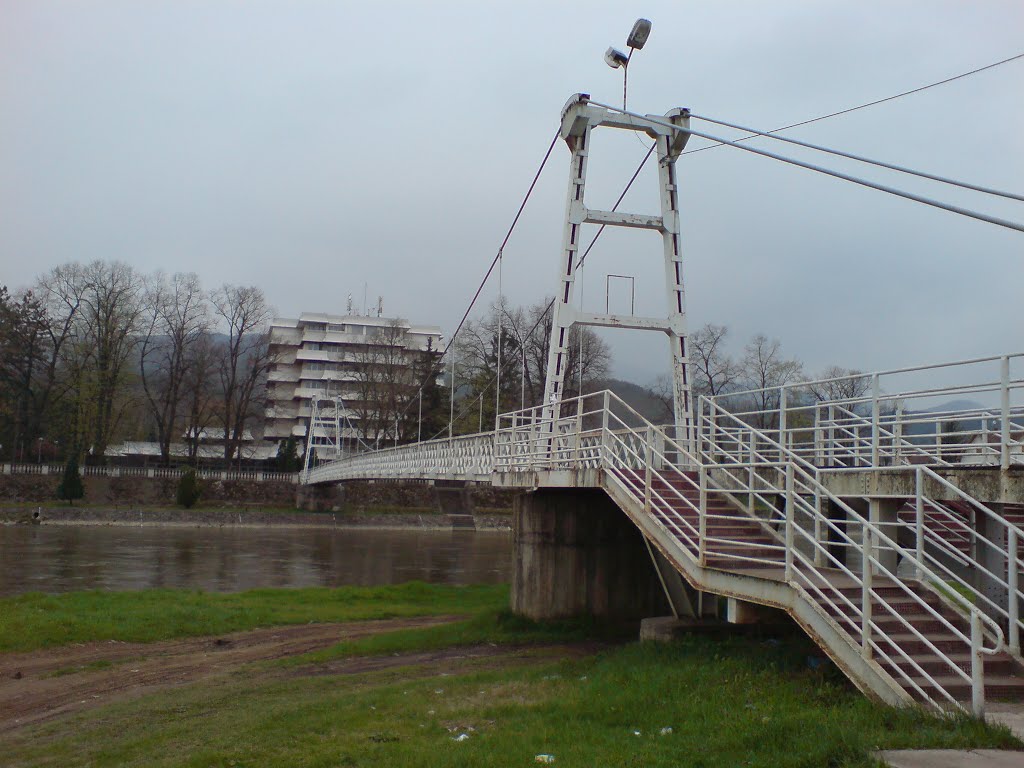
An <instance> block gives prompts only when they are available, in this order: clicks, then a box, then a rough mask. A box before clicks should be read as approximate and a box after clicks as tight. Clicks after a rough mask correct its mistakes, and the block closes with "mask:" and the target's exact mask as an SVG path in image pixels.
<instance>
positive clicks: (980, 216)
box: [590, 101, 1024, 232]
mask: <svg viewBox="0 0 1024 768" xmlns="http://www.w3.org/2000/svg"><path fill="white" fill-rule="evenodd" d="M590 103H591V104H592V105H594V106H595V107H603V108H604V109H609V110H611V111H613V112H618V113H620V114H623V115H628V116H629V117H635V118H639V119H641V120H647V121H648V122H651V123H654V124H655V125H661V126H663V127H665V128H668V129H670V130H673V131H676V132H678V133H687V134H689V135H691V136H699V137H700V138H702V139H710V140H711V141H717V142H719V143H721V144H725V145H727V146H730V147H736V149H742V150H743V151H744V152H751V153H753V154H755V155H761V156H763V157H770V158H771V159H773V160H779V161H781V162H783V163H789V164H790V165H795V166H798V167H800V168H806V169H807V170H809V171H814V172H816V173H822V174H824V175H826V176H832V177H834V178H837V179H842V180H843V181H849V182H851V183H853V184H859V185H860V186H862V187H868V188H869V189H876V190H878V191H879V192H886V193H888V194H890V195H895V196H896V197H902V198H905V199H907V200H913V201H914V202H917V203H922V204H924V205H930V206H932V207H933V208H941V209H942V210H944V211H949V212H950V213H956V214H959V215H961V216H967V217H968V218H972V219H977V220H978V221H984V222H987V223H989V224H995V225H996V226H999V227H1006V228H1007V229H1014V230H1017V231H1018V232H1024V224H1019V223H1017V222H1015V221H1009V220H1008V219H1001V218H999V217H998V216H989V215H988V214H985V213H979V212H978V211H972V210H970V209H968V208H962V207H961V206H959V205H950V204H949V203H943V202H941V201H939V200H934V199H932V198H930V197H924V196H923V195H915V194H914V193H913V192H906V191H905V190H901V189H896V188H895V187H890V186H887V185H885V184H878V183H876V182H873V181H868V180H867V179H862V178H860V177H858V176H851V175H850V174H848V173H841V172H840V171H833V170H831V169H829V168H825V167H823V166H820V165H814V164H813V163H805V162H803V161H802V160H797V159H796V158H792V157H786V156H785V155H779V154H776V153H775V152H769V151H768V150H765V149H756V148H754V147H749V146H746V145H745V144H740V143H738V142H735V141H730V140H729V139H723V138H722V137H721V136H714V135H712V134H709V133H704V132H703V131H695V130H693V129H692V128H683V127H682V126H679V125H675V124H673V123H670V122H668V121H666V120H658V119H656V118H652V117H647V116H645V115H640V114H637V113H636V112H629V111H626V110H624V109H622V108H620V107H613V106H611V105H608V104H602V103H600V102H597V101H592V102H590Z"/></svg>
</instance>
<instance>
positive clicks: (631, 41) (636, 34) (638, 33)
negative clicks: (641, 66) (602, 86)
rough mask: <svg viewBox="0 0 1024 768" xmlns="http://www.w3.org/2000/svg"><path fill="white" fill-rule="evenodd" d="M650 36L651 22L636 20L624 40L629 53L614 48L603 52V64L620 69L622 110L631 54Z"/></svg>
mask: <svg viewBox="0 0 1024 768" xmlns="http://www.w3.org/2000/svg"><path fill="white" fill-rule="evenodd" d="M650 36H651V22H650V20H649V19H637V20H636V22H635V23H634V24H633V29H631V30H630V32H629V37H627V38H626V47H627V48H629V53H623V52H622V51H620V50H618V49H616V48H609V49H608V50H607V51H605V52H604V62H605V64H607V65H608V66H609V67H611V68H612V69H618V68H619V67H622V108H623V109H625V108H626V83H627V82H628V80H629V61H630V59H632V58H633V52H634V51H639V50H641V49H642V48H643V47H644V46H645V45H646V44H647V38H649V37H650Z"/></svg>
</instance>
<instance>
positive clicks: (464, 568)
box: [0, 525, 512, 595]
mask: <svg viewBox="0 0 1024 768" xmlns="http://www.w3.org/2000/svg"><path fill="white" fill-rule="evenodd" d="M511 572H512V537H511V534H510V533H509V532H508V531H447V530H445V531H430V530H419V529H409V530H405V529H400V530H371V529H366V528H337V529H314V528H271V527H267V528H230V527H225V528H220V527H204V528H178V527H158V526H146V527H131V526H102V525H73V526H72V525H41V526H24V525H19V526H0V595H15V594H20V593H23V592H33V591H38V592H66V591H69V590H76V589H111V590H123V589H149V588H154V587H184V588H191V589H202V590H206V591H212V592H234V591H238V590H243V589H254V588H257V587H311V586H340V585H378V584H394V583H399V582H403V581H410V580H412V579H418V580H421V581H428V582H434V583H439V584H483V583H497V582H506V581H509V580H510V578H511Z"/></svg>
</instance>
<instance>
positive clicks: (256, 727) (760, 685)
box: [0, 585, 1020, 768]
mask: <svg viewBox="0 0 1024 768" xmlns="http://www.w3.org/2000/svg"><path fill="white" fill-rule="evenodd" d="M433 590H434V588H432V587H430V588H428V587H426V586H425V585H411V586H406V587H399V588H389V590H344V591H343V590H301V591H297V592H287V591H281V592H273V591H260V592H251V593H246V594H245V595H241V596H223V595H222V596H217V595H205V596H204V595H197V594H195V593H184V594H183V595H181V596H182V597H183V598H185V599H187V600H188V601H190V602H191V603H192V604H193V606H199V605H201V604H203V603H204V602H206V604H207V605H206V606H205V608H204V610H207V611H208V612H210V613H216V611H217V609H218V607H219V605H220V603H219V602H218V601H219V600H220V599H222V598H228V597H237V598H238V599H240V600H242V602H243V603H244V604H247V605H249V606H250V610H251V611H256V612H257V613H262V615H265V616H278V617H287V618H289V619H290V618H294V617H295V616H297V615H299V614H301V613H302V612H303V611H313V610H314V605H315V604H317V603H325V604H327V605H328V606H332V607H325V608H324V614H326V613H329V612H330V611H334V612H335V613H334V615H333V616H332V617H331V619H330V620H337V619H338V618H339V616H342V615H346V612H347V611H350V612H351V614H352V616H353V617H356V616H358V617H360V618H363V617H366V615H367V613H368V612H369V611H370V610H371V608H370V606H371V605H373V606H375V608H373V609H372V610H375V611H377V612H378V613H375V614H373V615H374V616H384V615H392V616H393V615H411V613H412V612H414V611H416V610H420V611H421V612H422V613H425V614H426V613H462V614H469V615H470V616H469V618H467V619H466V620H465V621H462V622H458V623H456V624H453V625H445V626H437V627H430V628H426V629H417V630H406V631H403V632H395V633H390V634H382V635H377V636H374V637H366V638H361V639H359V640H354V641H351V642H348V643H343V644H339V645H337V646H335V647H333V648H329V649H327V650H323V651H318V652H315V653H312V654H305V655H303V656H298V657H295V658H291V659H287V660H284V661H280V660H278V661H273V662H260V663H256V664H251V665H249V666H247V667H246V668H245V669H244V670H239V671H236V672H234V673H233V674H231V675H230V676H228V677H226V678H223V679H218V680H217V681H216V682H215V683H210V682H204V683H196V684H190V685H186V686H182V687H178V688H173V689H169V690H164V691H162V692H159V693H155V694H151V695H148V696H146V697H144V698H141V699H135V700H132V701H123V702H114V703H111V704H108V705H106V706H103V707H100V708H98V709H94V710H91V711H88V712H83V713H81V714H78V715H73V716H69V717H66V718H64V719H62V720H59V721H56V722H54V723H50V724H47V725H43V726H35V727H32V728H28V729H23V730H19V731H16V732H14V733H13V734H8V735H7V736H4V737H0V738H3V740H4V751H3V753H2V754H3V758H2V761H3V764H4V765H10V766H61V767H62V768H64V767H65V766H87V765H88V766H181V767H194V768H199V767H200V766H202V767H204V768H205V767H207V766H223V767H225V768H226V767H227V766H235V767H236V768H237V767H241V766H249V767H254V766H260V767H264V766H266V767H274V766H282V767H284V766H289V767H291V766H302V767H307V766H308V767H323V768H327V767H328V766H330V767H332V768H333V767H337V766H367V767H373V768H382V767H385V766H387V767H390V766H411V767H413V768H433V767H435V766H467V767H468V766H494V767H495V768H497V767H499V766H501V767H504V766H528V765H536V764H537V763H536V762H535V758H536V756H537V755H542V754H548V755H553V756H554V758H555V764H556V765H557V766H580V767H581V768H582V767H584V766H586V767H588V768H589V767H591V766H623V767H625V766H693V767H698V766H699V767H701V768H717V767H718V766H722V767H724V766H729V767H730V768H731V767H732V766H754V767H758V766H763V767H764V768H768V767H769V766H770V767H771V768H812V767H813V768H826V767H829V768H839V767H841V766H847V767H855V766H860V767H863V766H871V765H874V764H875V763H874V762H873V761H872V759H871V758H870V752H871V751H872V750H875V749H878V748H904V747H947V748H951V747H1009V748H1014V747H1019V746H1020V745H1019V744H1018V743H1017V742H1015V740H1014V739H1013V738H1012V737H1011V736H1010V735H1009V733H1008V731H1006V730H1005V729H1002V728H992V727H988V726H986V725H984V724H982V723H979V722H977V721H974V720H971V719H968V718H946V719H940V718H938V717H934V716H931V715H928V714H925V713H922V712H920V711H918V710H897V709H892V708H889V707H884V706H880V705H877V704H875V703H872V702H870V701H868V700H867V699H865V698H864V697H863V696H861V695H860V694H859V693H857V692H856V691H854V690H852V689H851V688H850V686H849V685H848V684H847V683H846V682H845V680H844V679H843V678H842V677H841V676H839V675H838V673H836V672H835V671H834V670H832V669H830V668H829V667H828V666H827V665H824V666H817V667H816V668H813V669H812V665H808V663H807V659H808V656H812V655H814V656H817V655H820V653H819V652H818V651H816V649H815V648H814V647H813V645H811V644H810V643H809V641H807V640H806V639H804V638H802V637H801V636H785V635H783V636H779V637H762V638H755V637H742V638H741V637H728V638H725V639H713V638H709V637H691V638H688V639H685V640H682V641H680V642H677V643H675V644H672V645H667V646H666V645H654V644H646V643H645V644H639V643H635V642H632V643H612V644H603V645H600V646H596V647H594V646H592V645H588V646H586V647H584V648H581V647H580V646H579V645H578V643H577V641H578V640H579V638H580V637H582V636H584V635H586V634H589V633H590V632H591V631H592V630H593V628H591V627H586V626H583V625H580V624H578V623H566V624H562V625H537V624H533V623H531V622H527V621H524V620H521V619H516V618H514V617H510V616H509V615H508V614H507V613H505V612H504V611H503V610H502V606H503V604H504V601H505V600H506V599H507V595H506V594H505V593H504V590H501V589H494V588H470V589H465V590H458V589H456V588H448V589H445V588H439V589H438V591H437V592H434V594H433V596H434V597H435V598H437V600H438V602H439V603H440V605H437V606H435V605H433V604H432V603H431V601H430V600H427V599H425V596H426V595H428V594H430V593H431V592H433ZM310 593H318V594H316V595H315V597H314V595H313V594H310ZM334 593H336V594H334ZM360 593H363V594H362V595H360ZM173 594H174V593H157V598H156V599H157V601H158V602H163V603H164V604H165V605H166V603H167V598H168V597H169V596H172V595H173ZM389 596H390V597H393V598H394V599H395V600H396V601H397V604H393V605H390V606H388V605H386V604H385V602H386V601H387V600H388V599H389ZM116 597H117V598H118V600H119V602H118V603H117V604H118V606H119V608H120V609H121V610H124V611H131V610H133V606H132V602H133V600H134V601H135V602H137V603H138V604H139V606H141V607H142V608H145V606H147V605H149V604H150V603H149V600H148V598H149V594H148V593H136V594H135V595H121V596H116ZM335 597H337V599H334V598H335ZM360 597H361V600H360ZM291 598H295V599H296V601H297V607H295V608H294V613H289V612H287V611H286V609H285V606H286V605H287V604H288V603H289V602H290V600H291ZM421 598H422V599H421ZM463 598H464V600H465V602H461V603H460V602H459V601H460V599H463ZM67 599H68V601H69V602H68V607H70V606H71V605H79V603H78V601H79V600H83V601H84V603H81V604H80V605H84V606H85V607H86V610H95V608H96V606H97V605H98V604H97V603H96V600H97V596H96V595H94V594H87V595H73V596H67ZM32 600H36V601H37V600H39V598H32ZM4 602H5V604H4V605H2V606H0V611H3V613H6V610H4V609H6V608H7V607H8V606H9V605H10V603H11V601H4ZM360 602H361V603H362V607H359V603H360ZM259 603H263V604H264V605H263V606H262V608H258V609H257V607H256V604H259ZM303 603H305V605H304V606H303V605H302V604H303ZM345 603H351V605H350V606H347V607H346V606H345V605H343V604H345ZM417 605H418V606H419V607H418V608H417ZM90 606H91V608H90ZM310 615H311V614H310ZM84 626H85V625H83V627H84ZM173 626H174V625H172V624H170V623H165V624H164V626H163V632H164V634H165V635H166V633H167V632H169V631H172V629H173ZM79 634H80V636H81V637H85V636H86V633H85V630H84V629H82V630H81V631H80V633H79ZM554 643H558V644H557V645H553V644H554ZM467 644H482V646H473V647H483V648H484V649H486V651H487V653H488V655H486V656H481V657H474V656H472V654H470V653H469V652H468V651H467V652H465V653H459V652H452V653H449V654H448V655H444V649H446V648H447V649H450V648H452V647H454V646H465V645H467ZM418 651H430V652H431V653H428V654H422V653H421V654H419V655H413V654H414V653H415V652H418ZM435 652H437V653H436V655H431V654H435ZM396 654H398V655H396ZM360 657H372V659H373V660H377V661H379V662H381V664H382V665H383V666H380V667H377V668H374V669H372V670H371V669H368V668H358V667H352V666H351V665H352V664H353V660H354V659H355V660H356V661H358V659H359V658H360ZM346 665H349V666H346ZM61 679H62V680H63V679H68V680H70V679H72V678H71V677H64V678H61ZM463 736H464V738H463Z"/></svg>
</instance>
